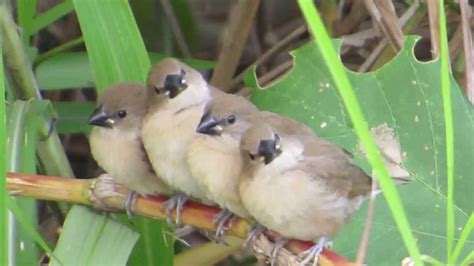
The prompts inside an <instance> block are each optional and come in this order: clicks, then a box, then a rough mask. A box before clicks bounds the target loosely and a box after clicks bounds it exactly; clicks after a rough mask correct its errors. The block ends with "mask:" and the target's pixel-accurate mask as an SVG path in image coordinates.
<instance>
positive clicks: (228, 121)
mask: <svg viewBox="0 0 474 266" xmlns="http://www.w3.org/2000/svg"><path fill="white" fill-rule="evenodd" d="M235 120H236V118H235V115H229V116H227V123H229V124H233V123H235Z"/></svg>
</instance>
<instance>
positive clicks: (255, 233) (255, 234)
mask: <svg viewBox="0 0 474 266" xmlns="http://www.w3.org/2000/svg"><path fill="white" fill-rule="evenodd" d="M264 230H265V227H264V226H263V225H261V224H259V223H253V224H251V225H250V230H249V234H248V236H247V239H245V242H244V247H246V246H247V245H248V244H250V242H253V241H255V240H256V239H257V238H259V237H260V235H261V234H262V233H263V231H264Z"/></svg>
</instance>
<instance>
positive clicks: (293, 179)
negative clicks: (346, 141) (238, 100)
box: [240, 116, 372, 263]
mask: <svg viewBox="0 0 474 266" xmlns="http://www.w3.org/2000/svg"><path fill="white" fill-rule="evenodd" d="M285 124H287V126H285ZM298 132H300V133H298ZM241 151H242V155H243V160H244V167H243V169H244V171H243V173H242V176H241V183H240V195H241V199H242V203H243V205H244V206H245V208H246V209H247V210H248V212H249V213H250V215H252V216H253V217H254V218H255V219H256V220H257V221H258V222H259V223H260V224H261V225H263V226H265V227H267V228H269V229H272V230H274V231H277V232H279V233H280V234H281V235H282V236H283V237H284V239H282V240H281V241H278V242H277V244H276V249H275V250H274V254H273V257H276V252H278V249H279V248H281V247H282V246H283V245H284V244H285V242H286V239H287V238H295V239H301V240H308V241H309V240H316V241H318V244H317V245H315V246H314V247H313V248H312V249H311V250H310V251H309V252H308V253H307V254H308V255H307V256H306V258H305V260H304V262H305V263H307V262H309V261H310V260H311V259H313V258H314V259H317V256H318V255H319V253H320V252H321V250H322V248H323V245H324V243H325V241H326V238H327V237H331V236H334V235H335V234H336V233H337V232H339V230H340V229H341V227H342V226H343V225H344V224H345V223H347V222H348V220H349V218H350V217H351V215H352V214H353V213H354V212H355V211H356V210H357V209H358V208H359V207H360V205H361V203H362V201H363V200H364V199H365V198H367V196H368V195H369V194H370V192H371V184H372V178H371V177H370V176H368V175H367V174H366V173H365V172H364V171H363V170H362V169H360V168H359V167H358V166H356V165H355V164H353V162H352V157H351V155H350V154H348V153H347V152H345V151H344V150H343V149H341V148H340V147H338V146H336V145H334V144H332V143H330V142H328V141H325V140H322V139H320V138H318V137H317V136H316V135H315V134H314V133H312V132H308V128H307V127H305V126H304V125H302V124H300V123H298V122H296V121H293V120H291V119H289V118H285V117H281V118H278V116H273V121H270V120H269V119H267V120H266V121H262V122H261V123H255V124H254V126H253V127H252V128H250V129H249V130H247V131H246V132H245V133H244V135H243V136H242V139H241Z"/></svg>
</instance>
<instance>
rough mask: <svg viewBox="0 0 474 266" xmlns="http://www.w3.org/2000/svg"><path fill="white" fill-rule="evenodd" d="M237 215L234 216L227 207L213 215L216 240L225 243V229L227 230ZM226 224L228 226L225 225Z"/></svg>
mask: <svg viewBox="0 0 474 266" xmlns="http://www.w3.org/2000/svg"><path fill="white" fill-rule="evenodd" d="M236 218H237V216H235V215H234V214H233V213H232V212H230V211H229V210H227V209H222V210H221V211H220V212H219V213H218V214H217V215H216V216H215V217H214V220H213V222H214V224H215V225H216V226H217V230H216V234H215V238H216V242H217V243H220V244H226V243H225V241H224V236H225V231H226V230H229V227H230V225H231V224H232V221H233V220H235V219H236ZM226 224H227V225H228V226H226Z"/></svg>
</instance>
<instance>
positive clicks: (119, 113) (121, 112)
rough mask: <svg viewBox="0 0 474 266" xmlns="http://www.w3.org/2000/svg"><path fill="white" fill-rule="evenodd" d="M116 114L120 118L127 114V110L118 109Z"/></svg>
mask: <svg viewBox="0 0 474 266" xmlns="http://www.w3.org/2000/svg"><path fill="white" fill-rule="evenodd" d="M117 115H118V117H120V118H124V117H126V116H127V111H125V110H120V111H118V113H117Z"/></svg>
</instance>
